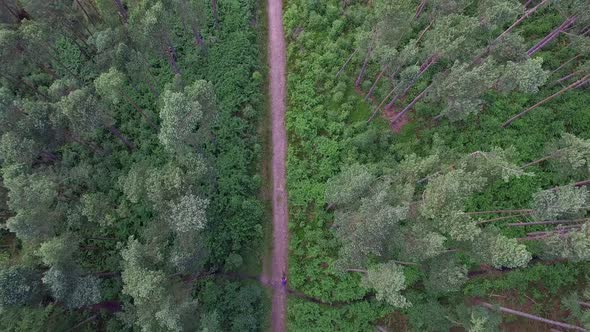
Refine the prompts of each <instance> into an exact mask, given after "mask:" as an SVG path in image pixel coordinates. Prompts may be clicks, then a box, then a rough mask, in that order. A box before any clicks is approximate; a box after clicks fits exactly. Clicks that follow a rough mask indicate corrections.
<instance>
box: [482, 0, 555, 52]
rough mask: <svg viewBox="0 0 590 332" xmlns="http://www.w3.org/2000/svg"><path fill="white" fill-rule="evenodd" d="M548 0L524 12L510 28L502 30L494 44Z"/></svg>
mask: <svg viewBox="0 0 590 332" xmlns="http://www.w3.org/2000/svg"><path fill="white" fill-rule="evenodd" d="M547 1H548V0H543V1H541V2H539V4H538V5H536V6H535V7H533V8H531V9H529V10H527V11H526V13H524V15H522V16H521V17H519V18H518V19H517V20H516V21H514V23H512V25H511V26H509V27H508V29H506V30H504V32H502V33H501V34H500V35H499V36H498V37H497V38H496V39H495V40H494V43H495V42H499V41H500V40H502V38H504V36H506V35H507V34H509V33H510V32H512V30H513V29H514V28H516V26H518V25H519V24H520V23H522V21H524V20H525V19H526V18H527V17H529V16H531V15H533V14H534V13H535V12H536V11H537V10H538V9H539V8H541V6H543V5H544V4H545V3H546V2H547Z"/></svg>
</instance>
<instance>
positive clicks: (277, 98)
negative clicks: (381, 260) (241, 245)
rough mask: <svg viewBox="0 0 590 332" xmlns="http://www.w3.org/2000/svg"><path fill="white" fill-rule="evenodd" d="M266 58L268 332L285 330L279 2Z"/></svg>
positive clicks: (271, 14) (272, 3) (276, 0)
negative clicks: (269, 214) (269, 232)
mask: <svg viewBox="0 0 590 332" xmlns="http://www.w3.org/2000/svg"><path fill="white" fill-rule="evenodd" d="M266 10H267V14H268V50H269V51H268V52H269V53H268V56H269V57H268V58H269V66H270V82H269V89H270V91H269V92H270V100H271V103H270V107H271V109H270V111H271V127H272V135H271V137H272V168H271V173H272V223H273V245H272V266H271V270H272V271H271V280H270V284H271V285H272V287H273V296H272V314H271V317H272V331H275V332H282V331H285V316H286V314H285V312H286V307H287V303H286V302H287V289H286V287H283V286H282V285H281V277H282V275H283V272H285V273H286V271H287V259H288V250H289V244H288V241H289V240H288V238H289V234H288V233H289V230H288V217H289V214H288V211H287V184H286V182H287V181H286V159H287V131H286V129H285V110H286V99H287V98H286V96H287V88H286V86H287V84H286V69H285V68H286V62H287V56H286V49H285V36H284V32H283V4H282V0H267V9H266Z"/></svg>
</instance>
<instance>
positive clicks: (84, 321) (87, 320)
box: [67, 315, 98, 332]
mask: <svg viewBox="0 0 590 332" xmlns="http://www.w3.org/2000/svg"><path fill="white" fill-rule="evenodd" d="M97 318H98V315H94V316H91V317H89V318H86V319H85V320H83V321H81V322H80V323H78V324H76V325H74V327H72V328H71V329H69V330H68V331H67V332H73V331H79V329H78V328H80V327H81V326H84V324H86V323H89V322H91V321H93V320H95V319H97Z"/></svg>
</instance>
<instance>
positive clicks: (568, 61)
mask: <svg viewBox="0 0 590 332" xmlns="http://www.w3.org/2000/svg"><path fill="white" fill-rule="evenodd" d="M581 56H582V54H578V55H576V56H575V57H573V58H571V59H569V60H567V61H566V62H564V63H562V64H561V65H560V66H559V67H557V68H555V69H554V70H553V71H552V72H551V73H549V75H553V74H555V72H557V71H558V70H560V69H561V68H563V67H564V66H565V65H567V64H568V63H570V62H572V61H574V60H576V59H577V58H579V57H581Z"/></svg>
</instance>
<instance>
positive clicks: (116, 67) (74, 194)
mask: <svg viewBox="0 0 590 332" xmlns="http://www.w3.org/2000/svg"><path fill="white" fill-rule="evenodd" d="M0 8H1V9H0V23H1V26H0V45H1V47H0V49H1V50H0V111H1V113H0V117H1V120H0V126H1V127H0V132H1V133H0V136H1V139H0V155H1V166H2V172H1V174H2V184H3V185H2V207H1V208H2V211H1V213H2V218H3V220H4V222H5V226H6V227H5V230H4V231H3V233H2V242H3V243H2V254H1V258H2V259H1V264H2V267H1V270H0V308H1V310H2V316H3V320H2V323H0V325H1V326H2V327H1V328H0V329H1V330H3V331H25V330H26V331H46V330H52V331H66V330H76V331H81V330H88V331H95V330H105V331H106V330H109V331H123V330H129V331H131V330H142V331H196V330H199V331H219V330H228V331H229V330H232V331H254V330H260V329H261V328H262V326H263V325H264V322H263V319H262V318H263V312H264V309H263V305H264V301H263V293H262V289H261V288H260V286H258V285H257V284H255V283H250V282H247V281H241V280H240V279H239V278H237V277H236V276H235V275H234V274H233V273H235V272H236V271H240V270H243V269H244V267H243V266H244V262H245V261H249V262H250V261H256V260H257V256H256V255H257V254H256V253H257V252H258V250H259V245H258V243H259V240H260V239H261V237H262V231H261V229H262V228H261V224H262V220H263V216H264V213H265V212H264V209H263V204H262V202H261V201H260V199H259V198H258V192H259V188H260V178H259V176H258V175H257V173H258V171H259V167H258V163H259V158H260V138H259V136H258V134H257V127H258V124H259V119H260V115H261V114H262V97H261V93H262V86H261V78H260V77H261V75H260V73H259V70H260V59H259V54H260V49H259V47H260V42H259V37H258V35H257V33H258V30H259V28H258V26H257V20H258V16H259V12H258V3H257V2H255V1H237V0H236V1H224V2H222V3H217V2H216V1H201V0H194V1H182V0H181V1H176V0H164V1H152V0H145V1H144V0H141V1H139V0H138V1H136V0H127V1H124V0H123V1H120V0H116V1H110V0H96V1H94V0H74V1H61V0H58V1H41V0H27V1H24V0H23V1H20V0H18V1H17V0H2V1H0ZM250 264H251V263H250Z"/></svg>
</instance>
